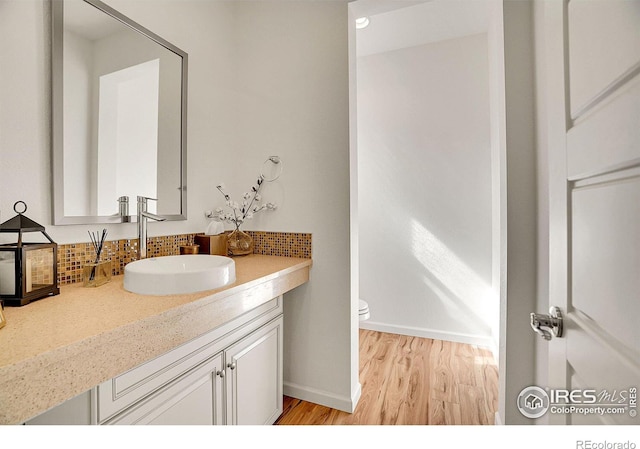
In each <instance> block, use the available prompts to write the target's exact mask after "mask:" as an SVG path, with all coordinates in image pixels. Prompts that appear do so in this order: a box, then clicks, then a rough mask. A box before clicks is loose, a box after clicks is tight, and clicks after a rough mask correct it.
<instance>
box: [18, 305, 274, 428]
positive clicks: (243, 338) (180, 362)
mask: <svg viewBox="0 0 640 449" xmlns="http://www.w3.org/2000/svg"><path fill="white" fill-rule="evenodd" d="M282 311H283V305H282V296H278V297H276V298H274V299H272V300H271V301H268V302H266V303H264V304H262V305H260V306H258V307H256V308H255V309H252V310H250V311H249V312H247V313H245V314H244V315H242V316H240V317H238V318H235V319H233V320H231V321H229V322H227V323H225V324H224V325H222V326H219V327H217V328H216V329H213V330H212V331H210V332H208V333H206V334H205V335H202V336H200V337H198V338H196V339H194V340H192V341H189V342H187V343H185V344H183V345H181V346H179V347H177V348H175V349H173V350H171V351H169V352H167V353H165V354H163V355H161V356H159V357H156V358H154V359H152V360H149V361H148V362H146V363H143V364H142V365H139V366H137V367H135V368H133V369H131V370H129V371H127V372H125V373H122V374H121V375H119V376H116V377H115V378H113V379H110V380H108V381H106V382H103V383H101V384H100V385H98V386H97V387H95V388H94V389H92V390H91V391H89V392H87V393H85V394H83V395H80V396H78V398H74V399H72V400H70V401H67V402H65V403H63V404H61V405H60V406H58V407H56V408H54V409H52V410H49V411H48V412H45V413H43V414H42V415H40V416H38V417H36V418H34V419H32V420H30V421H29V422H27V424H45V423H46V424H86V423H89V422H91V423H94V424H106V425H109V424H129V425H131V424H161V425H172V424H176V425H180V424H184V425H194V424H205V425H215V424H251V425H255V424H272V423H273V422H275V420H276V419H277V418H278V417H279V416H280V414H281V413H282V385H283V378H282V370H283V360H282V342H283V339H282V327H283V318H282ZM76 403H77V404H81V405H82V410H79V409H78V407H76V406H75V405H74V404H76ZM87 414H88V415H89V416H87Z"/></svg>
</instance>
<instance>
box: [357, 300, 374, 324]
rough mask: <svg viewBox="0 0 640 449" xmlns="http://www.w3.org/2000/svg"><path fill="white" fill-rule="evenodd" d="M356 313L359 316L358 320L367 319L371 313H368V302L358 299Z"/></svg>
mask: <svg viewBox="0 0 640 449" xmlns="http://www.w3.org/2000/svg"><path fill="white" fill-rule="evenodd" d="M358 315H359V317H360V321H364V320H368V319H369V317H370V316H371V314H370V313H369V304H367V301H363V300H362V299H361V300H360V307H359V309H358Z"/></svg>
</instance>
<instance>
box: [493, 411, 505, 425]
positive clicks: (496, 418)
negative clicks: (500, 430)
mask: <svg viewBox="0 0 640 449" xmlns="http://www.w3.org/2000/svg"><path fill="white" fill-rule="evenodd" d="M493 425H494V426H504V423H503V422H502V418H501V417H500V412H496V416H495V418H494V421H493Z"/></svg>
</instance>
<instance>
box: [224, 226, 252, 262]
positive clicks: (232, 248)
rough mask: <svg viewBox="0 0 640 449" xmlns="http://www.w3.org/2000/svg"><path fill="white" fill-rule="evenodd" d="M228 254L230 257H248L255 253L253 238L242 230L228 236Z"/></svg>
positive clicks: (236, 230)
mask: <svg viewBox="0 0 640 449" xmlns="http://www.w3.org/2000/svg"><path fill="white" fill-rule="evenodd" d="M227 252H228V253H229V255H230V256H246V255H247V254H251V253H253V238H251V236H250V235H249V234H247V233H246V232H244V231H241V230H240V229H235V230H234V231H233V232H231V233H230V234H229V235H228V236H227Z"/></svg>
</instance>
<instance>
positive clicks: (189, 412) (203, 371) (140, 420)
mask: <svg viewBox="0 0 640 449" xmlns="http://www.w3.org/2000/svg"><path fill="white" fill-rule="evenodd" d="M221 373H222V354H221V353H220V354H218V355H217V356H215V357H213V358H211V359H209V360H208V361H206V362H204V363H202V364H201V365H199V366H197V367H195V368H194V369H192V370H191V371H189V372H188V373H186V374H184V375H183V376H182V377H180V378H179V379H177V380H176V381H175V382H173V383H171V384H170V385H168V386H167V387H165V388H163V389H162V390H160V391H159V392H158V393H156V394H153V395H151V396H150V397H149V398H148V399H145V400H143V401H142V402H141V403H140V404H139V405H137V406H134V407H132V409H131V410H129V411H127V412H125V413H124V414H123V415H119V416H117V417H116V418H115V419H113V420H112V421H110V422H109V424H158V425H197V424H205V425H211V424H224V415H223V413H224V408H223V399H222V398H223V395H222V391H223V388H222V385H223V379H222V377H221ZM222 375H224V374H222Z"/></svg>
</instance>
